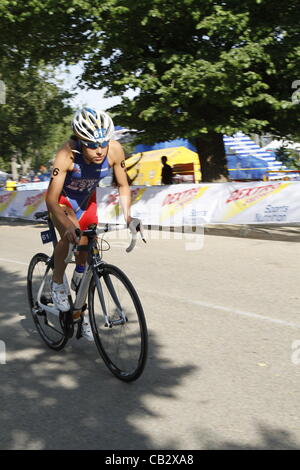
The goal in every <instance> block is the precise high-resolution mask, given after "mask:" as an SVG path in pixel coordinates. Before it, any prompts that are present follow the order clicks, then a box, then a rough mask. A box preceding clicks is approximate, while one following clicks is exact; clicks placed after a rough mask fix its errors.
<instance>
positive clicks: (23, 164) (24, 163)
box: [20, 157, 32, 176]
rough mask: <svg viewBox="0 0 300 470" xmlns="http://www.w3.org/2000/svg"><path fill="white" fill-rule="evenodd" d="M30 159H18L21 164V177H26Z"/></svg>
mask: <svg viewBox="0 0 300 470" xmlns="http://www.w3.org/2000/svg"><path fill="white" fill-rule="evenodd" d="M31 161H32V158H31V157H29V158H27V159H26V160H23V159H20V162H21V173H22V175H23V176H26V175H27V173H28V172H29V170H30V167H31Z"/></svg>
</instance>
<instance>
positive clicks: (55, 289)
mask: <svg viewBox="0 0 300 470" xmlns="http://www.w3.org/2000/svg"><path fill="white" fill-rule="evenodd" d="M51 294H52V300H53V304H54V306H55V307H56V308H57V309H58V310H60V311H61V312H67V311H68V310H70V304H69V299H68V293H67V291H66V287H65V285H64V284H57V283H56V282H54V281H52V283H51Z"/></svg>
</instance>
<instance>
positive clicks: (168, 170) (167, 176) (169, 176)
mask: <svg viewBox="0 0 300 470" xmlns="http://www.w3.org/2000/svg"><path fill="white" fill-rule="evenodd" d="M167 160H168V159H167V157H166V156H163V157H161V162H162V164H163V168H162V172H161V184H173V170H172V167H171V166H170V165H168V163H167Z"/></svg>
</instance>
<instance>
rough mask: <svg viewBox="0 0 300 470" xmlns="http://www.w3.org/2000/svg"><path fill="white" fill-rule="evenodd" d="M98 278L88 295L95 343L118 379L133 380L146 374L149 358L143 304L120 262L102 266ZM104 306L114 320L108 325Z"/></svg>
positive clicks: (92, 282) (90, 287)
mask: <svg viewBox="0 0 300 470" xmlns="http://www.w3.org/2000/svg"><path fill="white" fill-rule="evenodd" d="M98 280H99V282H98V281H96V282H95V279H94V277H93V278H92V279H91V283H90V286H89V296H88V302H89V314H90V321H91V327H92V331H93V335H94V339H95V343H96V346H97V348H98V351H99V353H100V355H101V356H102V358H103V360H104V362H105V364H106V365H107V367H108V368H109V369H110V371H111V372H112V373H113V374H114V375H115V376H116V377H117V378H118V379H120V380H123V381H125V382H131V381H133V380H136V379H137V378H138V377H139V376H140V375H141V374H142V372H143V370H144V367H145V364H146V358H147V350H148V334H147V326H146V320H145V316H144V312H143V308H142V305H141V302H140V300H139V297H138V295H137V293H136V291H135V289H134V287H133V285H132V284H131V282H130V281H129V279H128V278H127V276H126V275H125V274H124V273H123V272H122V271H121V270H120V269H119V268H117V267H116V266H112V265H109V264H106V265H105V266H104V267H103V268H102V267H101V269H100V270H99V272H98ZM99 290H100V292H99ZM101 291H102V294H103V295H101ZM103 307H105V309H106V312H107V315H108V317H109V320H110V322H109V324H108V325H107V324H106V323H105V317H104V314H103Z"/></svg>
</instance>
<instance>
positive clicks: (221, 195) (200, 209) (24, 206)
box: [0, 181, 300, 226]
mask: <svg viewBox="0 0 300 470" xmlns="http://www.w3.org/2000/svg"><path fill="white" fill-rule="evenodd" d="M45 194H46V190H28V191H13V192H12V191H10V192H8V191H7V192H6V191H3V192H1V193H0V217H12V218H22V219H28V220H33V218H34V217H33V215H34V213H35V212H37V211H41V210H45V209H46V205H45ZM131 194H132V215H133V217H139V218H140V219H142V221H143V223H144V225H153V226H157V225H158V226H197V225H203V224H204V225H205V224H273V223H274V224H281V225H282V224H285V223H286V224H290V223H300V182H298V181H280V182H279V181H278V182H272V183H271V182H255V183H214V184H178V185H170V186H150V187H149V186H131ZM97 202H98V204H97V206H98V217H99V222H100V223H124V220H123V215H122V211H121V209H120V202H121V203H122V201H120V198H119V193H118V190H117V189H115V188H111V187H109V188H98V189H97Z"/></svg>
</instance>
